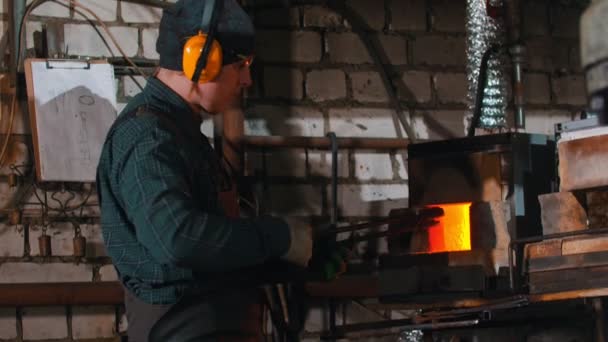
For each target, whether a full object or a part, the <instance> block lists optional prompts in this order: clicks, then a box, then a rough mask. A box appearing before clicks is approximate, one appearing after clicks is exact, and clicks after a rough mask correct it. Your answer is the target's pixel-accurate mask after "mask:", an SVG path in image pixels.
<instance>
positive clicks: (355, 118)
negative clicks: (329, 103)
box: [328, 108, 401, 138]
mask: <svg viewBox="0 0 608 342" xmlns="http://www.w3.org/2000/svg"><path fill="white" fill-rule="evenodd" d="M328 130H329V131H332V132H335V133H336V134H337V135H338V136H339V137H376V138H395V137H397V130H399V132H401V127H398V128H397V127H395V122H394V120H393V110H391V109H383V108H349V109H330V110H329V128H328Z"/></svg>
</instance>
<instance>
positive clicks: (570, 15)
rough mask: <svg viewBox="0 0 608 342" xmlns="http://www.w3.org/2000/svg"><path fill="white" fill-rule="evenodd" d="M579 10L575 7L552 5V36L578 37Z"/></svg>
mask: <svg viewBox="0 0 608 342" xmlns="http://www.w3.org/2000/svg"><path fill="white" fill-rule="evenodd" d="M581 14H582V12H581V10H580V9H578V8H575V7H565V6H555V5H554V6H552V8H551V15H552V23H553V27H552V30H551V31H552V32H551V35H553V36H554V37H563V38H578V34H579V27H580V24H579V23H580V18H581Z"/></svg>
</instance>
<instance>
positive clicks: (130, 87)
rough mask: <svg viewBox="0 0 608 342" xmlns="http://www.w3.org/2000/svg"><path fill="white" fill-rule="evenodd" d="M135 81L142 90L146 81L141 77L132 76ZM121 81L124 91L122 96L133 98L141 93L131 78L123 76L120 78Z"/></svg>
mask: <svg viewBox="0 0 608 342" xmlns="http://www.w3.org/2000/svg"><path fill="white" fill-rule="evenodd" d="M134 78H135V80H136V81H137V82H138V83H139V85H141V86H142V87H143V88H145V87H146V79H145V78H144V77H143V76H134ZM122 81H123V87H124V89H123V91H124V96H126V97H133V96H135V95H137V94H139V93H141V89H139V86H138V85H137V83H135V81H133V78H131V77H129V76H124V77H123V78H122Z"/></svg>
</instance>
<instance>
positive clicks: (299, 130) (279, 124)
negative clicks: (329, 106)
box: [245, 105, 325, 137]
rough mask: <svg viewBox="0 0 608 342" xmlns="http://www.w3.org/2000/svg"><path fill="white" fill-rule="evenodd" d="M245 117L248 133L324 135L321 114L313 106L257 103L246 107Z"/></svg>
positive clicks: (246, 131) (246, 132)
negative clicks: (248, 107)
mask: <svg viewBox="0 0 608 342" xmlns="http://www.w3.org/2000/svg"><path fill="white" fill-rule="evenodd" d="M245 117H247V118H248V120H247V125H246V126H245V134H249V135H284V136H291V135H296V136H307V137H313V136H316V137H318V136H323V135H324V127H325V124H324V120H323V114H322V113H321V112H320V111H319V110H317V109H315V108H310V107H302V106H280V107H279V106H269V105H257V106H254V107H252V108H250V109H248V110H247V114H246V115H245ZM253 133H257V134H253Z"/></svg>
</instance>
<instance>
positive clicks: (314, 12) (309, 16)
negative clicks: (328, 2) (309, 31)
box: [303, 6, 344, 28]
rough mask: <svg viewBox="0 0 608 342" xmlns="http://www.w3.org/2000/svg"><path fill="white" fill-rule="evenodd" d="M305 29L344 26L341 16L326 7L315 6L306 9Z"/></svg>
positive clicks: (304, 15) (304, 16) (304, 17)
mask: <svg viewBox="0 0 608 342" xmlns="http://www.w3.org/2000/svg"><path fill="white" fill-rule="evenodd" d="M303 22H304V27H322V28H336V27H342V26H344V20H343V19H342V16H340V14H338V13H336V12H334V11H332V10H330V9H329V8H326V7H321V6H314V7H309V8H304V13H303Z"/></svg>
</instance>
